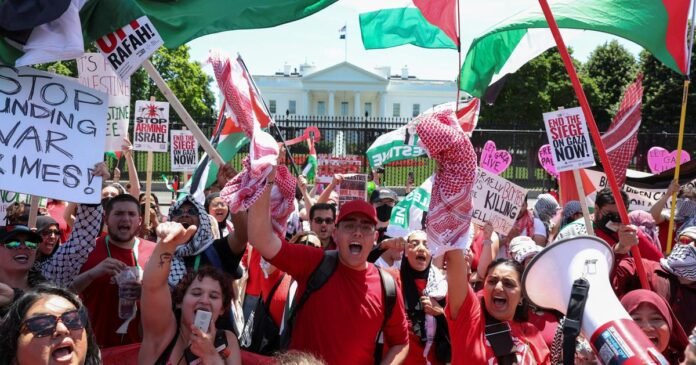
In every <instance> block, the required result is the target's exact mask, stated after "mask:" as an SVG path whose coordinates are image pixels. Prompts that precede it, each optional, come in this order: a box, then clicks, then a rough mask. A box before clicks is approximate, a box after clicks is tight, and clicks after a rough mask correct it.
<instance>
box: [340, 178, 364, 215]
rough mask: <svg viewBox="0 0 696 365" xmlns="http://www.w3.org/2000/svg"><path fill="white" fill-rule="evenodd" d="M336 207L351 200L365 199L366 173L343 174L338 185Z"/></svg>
mask: <svg viewBox="0 0 696 365" xmlns="http://www.w3.org/2000/svg"><path fill="white" fill-rule="evenodd" d="M338 191H339V199H338V207H339V209H340V207H342V206H343V204H345V203H346V202H349V201H351V200H367V175H366V174H344V175H343V181H342V182H341V185H339V189H338Z"/></svg>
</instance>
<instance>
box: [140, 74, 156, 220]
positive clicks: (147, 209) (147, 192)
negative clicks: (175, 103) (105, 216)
mask: <svg viewBox="0 0 696 365" xmlns="http://www.w3.org/2000/svg"><path fill="white" fill-rule="evenodd" d="M147 62H149V61H147ZM155 101H157V100H155V97H154V96H151V97H150V102H152V103H154V102H155ZM153 159H154V153H153V152H152V151H147V165H146V170H145V174H146V175H145V179H146V180H145V210H144V212H145V213H144V214H145V217H143V218H144V225H145V227H149V226H150V202H151V200H152V163H153Z"/></svg>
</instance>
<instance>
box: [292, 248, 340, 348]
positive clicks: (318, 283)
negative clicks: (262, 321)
mask: <svg viewBox="0 0 696 365" xmlns="http://www.w3.org/2000/svg"><path fill="white" fill-rule="evenodd" d="M336 265H338V251H336V250H333V251H326V252H325V253H324V257H323V258H322V259H321V262H320V263H319V266H317V268H316V269H314V271H313V272H312V274H310V275H309V279H307V287H306V288H305V290H304V292H303V293H302V296H300V298H299V299H298V300H296V301H295V302H294V303H292V305H290V306H286V313H285V325H284V328H285V329H284V331H283V333H282V334H281V335H280V349H281V350H285V349H287V348H288V346H289V345H290V336H292V329H293V326H294V324H295V317H296V316H297V312H299V310H300V309H301V308H302V306H303V305H304V304H305V302H307V299H309V296H310V295H311V294H312V293H314V292H315V291H317V290H319V289H320V288H321V287H322V286H324V284H326V282H327V281H329V278H330V277H331V275H332V274H333V273H334V271H336Z"/></svg>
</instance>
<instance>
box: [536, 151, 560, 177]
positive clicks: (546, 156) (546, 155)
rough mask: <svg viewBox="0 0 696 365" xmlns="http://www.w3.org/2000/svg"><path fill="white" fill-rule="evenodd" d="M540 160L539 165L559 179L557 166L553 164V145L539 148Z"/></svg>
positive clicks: (538, 155)
mask: <svg viewBox="0 0 696 365" xmlns="http://www.w3.org/2000/svg"><path fill="white" fill-rule="evenodd" d="M537 157H538V158H539V163H541V167H543V168H544V170H546V172H548V173H549V174H550V175H551V176H553V177H555V178H556V179H558V171H556V165H554V164H553V156H551V145H549V144H545V145H543V146H541V148H539V153H537Z"/></svg>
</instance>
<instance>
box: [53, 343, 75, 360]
mask: <svg viewBox="0 0 696 365" xmlns="http://www.w3.org/2000/svg"><path fill="white" fill-rule="evenodd" d="M73 354H74V350H73V346H72V345H71V344H61V345H60V346H59V347H57V348H56V349H55V350H53V351H52V352H51V357H53V360H55V361H57V362H69V361H70V360H72V357H73Z"/></svg>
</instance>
